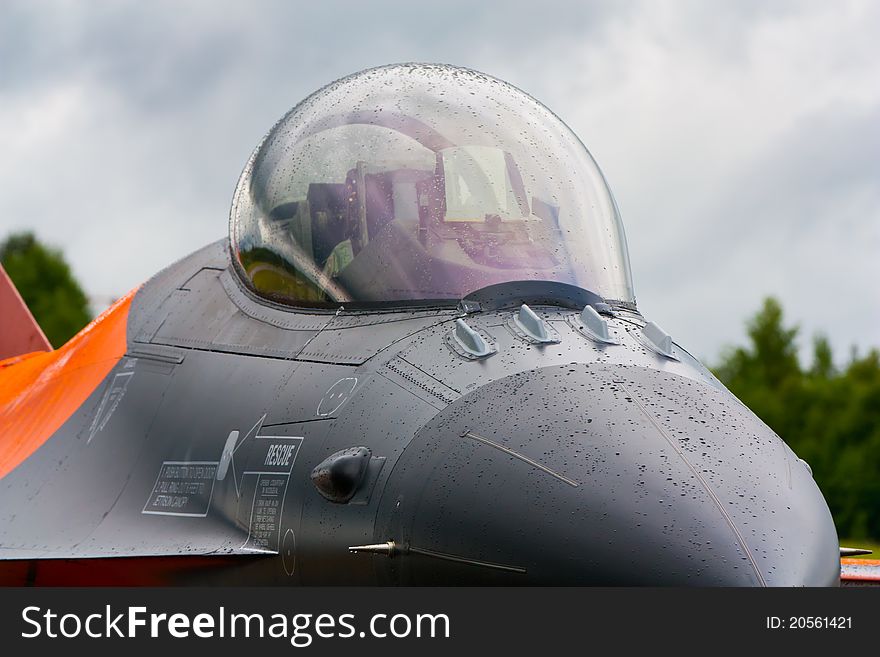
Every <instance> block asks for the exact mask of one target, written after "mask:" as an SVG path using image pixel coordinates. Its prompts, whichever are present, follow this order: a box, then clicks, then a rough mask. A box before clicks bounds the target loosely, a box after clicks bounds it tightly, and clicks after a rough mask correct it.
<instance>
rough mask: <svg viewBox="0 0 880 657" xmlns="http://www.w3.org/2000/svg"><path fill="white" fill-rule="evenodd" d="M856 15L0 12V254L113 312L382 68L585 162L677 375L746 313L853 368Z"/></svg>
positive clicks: (339, 8) (861, 7)
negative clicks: (433, 69)
mask: <svg viewBox="0 0 880 657" xmlns="http://www.w3.org/2000/svg"><path fill="white" fill-rule="evenodd" d="M878 21H880V7H878V6H877V5H876V3H871V2H849V3H835V4H834V5H833V6H829V5H828V3H820V2H773V3H766V2H757V1H755V2H737V3H705V2H697V1H690V2H688V1H683V2H647V1H643V2H637V1H632V2H611V1H608V2H590V3H565V2H542V3H535V2H519V1H517V2H506V3H473V2H464V1H457V0H456V1H451V2H444V3H442V5H441V4H440V3H430V4H428V3H402V2H401V3H392V2H373V3H349V2H322V3H299V2H297V3H293V2H252V3H217V2H187V3H179V2H173V3H172V2H154V3H135V2H130V3H123V2H96V3H88V4H86V3H74V2H57V3H48V4H47V3H40V4H39V5H37V4H35V3H29V2H13V3H4V5H3V6H2V8H0V62H2V63H0V144H2V148H0V181H2V183H0V234H5V233H6V232H8V231H10V230H13V229H20V228H34V229H36V231H37V232H38V234H39V235H40V236H41V237H42V238H44V239H47V240H49V241H51V242H53V243H55V244H57V245H59V246H62V247H63V248H64V249H65V250H66V252H67V254H68V256H69V258H70V259H71V261H72V263H73V266H74V269H75V271H76V273H77V275H78V276H80V277H81V278H82V280H83V281H84V283H85V285H86V287H87V288H88V290H89V291H90V292H91V293H93V294H98V295H106V294H119V293H122V292H124V291H126V290H127V289H129V288H131V287H132V286H134V285H136V284H138V282H140V281H141V280H143V279H145V278H146V277H148V276H149V275H150V274H152V273H153V272H154V271H156V270H158V269H159V268H161V267H162V266H164V265H166V264H167V263H168V262H170V261H172V260H174V259H176V258H178V257H181V256H183V255H185V254H186V253H188V252H189V251H191V250H193V249H195V248H197V247H198V246H200V245H201V244H203V243H205V242H207V241H209V240H213V239H216V238H217V237H220V236H222V235H223V234H225V231H226V219H227V216H228V209H229V202H230V197H231V195H232V191H233V188H234V185H235V181H236V179H237V177H238V174H239V172H240V170H241V167H242V166H243V165H244V162H245V160H246V159H247V157H248V155H249V153H250V151H251V149H252V148H253V147H254V146H255V145H256V143H257V142H258V141H259V139H260V137H261V136H262V135H263V134H264V133H265V131H266V130H268V128H269V127H270V126H271V125H272V123H273V122H274V121H275V120H276V119H277V118H278V117H280V116H281V115H282V114H283V113H284V112H285V111H286V110H287V109H289V107H290V106H292V105H293V104H295V103H296V102H297V101H298V100H300V99H301V98H302V97H304V96H305V95H307V94H308V93H310V92H311V91H313V90H314V89H316V88H318V87H320V86H322V85H323V84H325V83H327V82H329V81H331V80H333V79H335V78H337V77H339V76H341V75H345V74H347V73H350V72H352V71H355V70H358V69H361V68H365V67H367V66H372V65H378V64H383V63H388V62H392V61H408V60H422V61H445V62H450V63H456V64H461V65H466V66H471V67H473V68H477V69H480V70H485V71H487V72H489V73H492V74H494V75H497V76H499V77H502V78H505V79H508V80H510V81H511V82H513V83H514V84H516V85H518V86H520V87H522V88H523V89H525V90H526V91H528V92H530V93H532V94H533V95H535V96H536V97H537V98H539V99H541V100H542V101H544V102H545V103H546V104H547V105H548V106H550V107H551V108H552V109H554V111H556V112H557V113H558V114H559V115H560V116H561V117H562V118H563V119H564V120H566V121H567V122H568V123H569V124H570V125H571V126H572V127H573V128H574V129H575V131H576V132H577V133H578V134H579V135H580V136H581V137H582V138H583V140H584V142H585V143H586V144H587V145H588V146H589V147H590V149H591V151H592V152H593V153H594V155H595V156H596V157H597V159H598V161H599V163H600V164H601V165H602V167H603V169H604V170H605V172H606V175H607V177H608V179H609V181H610V183H611V185H612V187H613V188H614V190H615V194H616V196H617V199H618V202H619V204H620V206H621V208H622V210H623V214H624V221H625V223H626V226H627V234H628V237H629V241H630V247H631V256H632V261H633V266H634V276H635V283H636V291H637V294H638V296H639V303H640V306H641V307H642V309H643V311H644V312H646V314H648V315H649V316H650V317H651V318H653V319H657V320H658V321H659V322H660V323H661V324H663V325H664V326H666V328H667V329H669V330H670V331H671V332H673V333H674V334H675V335H676V336H678V337H680V338H681V340H682V342H683V343H684V344H685V345H686V346H688V347H689V348H692V350H694V351H695V352H696V353H698V354H701V355H704V356H713V357H714V355H715V354H716V353H717V352H718V350H719V348H720V347H721V345H723V344H725V343H729V342H734V341H737V340H740V339H741V338H742V335H743V328H742V321H743V319H744V318H745V317H746V315H747V314H749V313H750V312H752V311H753V310H754V309H755V308H756V307H757V305H758V303H759V301H760V298H761V296H762V295H764V294H769V293H775V294H778V295H779V296H780V297H781V298H782V299H783V301H784V302H785V305H786V308H787V310H788V313H789V316H790V317H791V318H792V319H796V320H798V321H801V322H803V324H804V329H805V332H806V334H807V335H809V333H812V332H815V331H822V332H825V333H827V334H829V335H830V336H831V337H832V339H833V342H834V345H835V347H836V348H837V350H838V352H839V354H840V355H842V354H843V353H844V352H845V350H846V349H847V348H848V346H849V344H851V343H857V344H859V345H862V346H868V345H872V344H876V343H877V342H878V341H877V339H876V336H877V328H876V327H877V326H878V320H880V317H878V303H877V302H878V301H880V299H878V298H877V295H876V293H875V292H873V290H872V289H871V288H872V284H871V281H874V280H878V278H880V270H878V264H877V263H878V262H880V259H878V255H880V253H878V249H880V217H878V206H880V176H878V173H880V171H878V169H880V163H878V153H880V149H878V146H880V144H878V141H880V129H878V127H877V126H878V125H880V121H878V119H880V84H878V82H877V79H876V72H875V69H876V62H877V61H878V60H880V46H878V45H877V40H876V39H875V38H874V34H873V32H874V31H873V30H872V29H871V26H873V25H876V24H878Z"/></svg>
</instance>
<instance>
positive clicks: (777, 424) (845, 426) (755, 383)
mask: <svg viewBox="0 0 880 657" xmlns="http://www.w3.org/2000/svg"><path fill="white" fill-rule="evenodd" d="M797 334H798V328H797V327H796V326H792V327H787V326H785V323H784V320H783V312H782V306H781V305H780V303H779V302H778V301H777V300H775V299H767V300H765V301H764V305H763V307H762V309H761V310H760V311H759V312H758V313H757V314H756V315H755V317H753V318H752V319H751V320H750V321H749V323H748V337H749V344H748V346H745V347H737V348H735V349H728V350H727V351H726V352H725V354H724V355H723V358H722V361H721V363H720V364H719V365H718V367H717V368H715V373H716V375H717V376H718V378H719V379H721V381H722V382H724V384H725V385H727V387H728V388H729V389H730V391H731V392H733V393H734V394H735V395H736V396H737V397H739V398H740V399H741V400H742V401H743V402H744V403H745V404H746V405H747V406H749V407H750V408H751V409H752V410H753V411H754V412H755V414H757V415H758V416H759V417H760V418H761V419H762V420H764V422H766V423H767V424H768V425H769V426H770V427H771V428H772V429H773V430H774V431H776V433H778V434H779V435H780V436H781V437H782V439H783V440H785V441H786V442H787V443H788V444H789V446H790V447H791V448H792V449H793V450H794V451H795V452H796V453H797V454H798V455H799V456H800V457H801V458H803V459H804V460H806V461H807V462H808V463H809V464H810V466H811V467H812V470H813V476H814V477H815V479H816V482H817V483H818V484H819V487H820V488H821V489H822V492H823V493H824V494H825V499H826V500H827V501H828V505H829V507H830V508H831V512H832V514H833V516H834V520H835V523H836V524H837V529H838V533H839V534H840V535H841V536H846V537H849V538H873V539H877V538H880V352H878V351H877V350H876V349H874V350H871V351H870V352H868V354H867V355H866V356H864V357H861V358H860V357H859V356H858V354H857V353H856V352H855V351H853V354H852V356H851V359H850V362H849V364H848V365H847V366H846V367H845V368H843V369H842V370H840V371H838V369H837V368H835V366H834V358H833V353H832V350H831V346H830V344H829V342H828V340H827V338H825V337H823V336H819V337H816V338H815V339H814V341H813V358H812V363H811V364H810V366H809V367H808V368H802V367H801V365H800V363H799V361H798V358H797V345H796V338H797Z"/></svg>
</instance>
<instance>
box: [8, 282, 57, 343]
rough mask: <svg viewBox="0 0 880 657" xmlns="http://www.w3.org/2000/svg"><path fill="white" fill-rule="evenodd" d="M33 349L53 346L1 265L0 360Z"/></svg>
mask: <svg viewBox="0 0 880 657" xmlns="http://www.w3.org/2000/svg"><path fill="white" fill-rule="evenodd" d="M33 351H52V345H50V344H49V341H48V340H47V339H46V334H45V333H43V329H41V328H40V325H39V324H37V321H36V320H35V319H34V316H33V315H31V311H30V310H28V307H27V305H25V302H24V299H22V298H21V295H20V294H19V293H18V290H17V289H15V284H14V283H13V282H12V279H10V278H9V275H8V274H7V273H6V270H4V269H3V265H0V360H3V359H5V358H12V357H13V356H20V355H21V354H27V353H30V352H33Z"/></svg>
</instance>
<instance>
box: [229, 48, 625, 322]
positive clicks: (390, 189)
mask: <svg viewBox="0 0 880 657" xmlns="http://www.w3.org/2000/svg"><path fill="white" fill-rule="evenodd" d="M230 233H231V236H230V244H231V248H232V254H233V261H234V262H235V264H236V269H237V270H238V271H239V273H240V274H241V276H242V278H243V279H244V281H245V283H246V284H247V285H248V286H249V287H250V288H251V289H252V290H253V291H254V292H256V293H257V294H259V295H260V296H263V297H266V298H269V299H272V300H274V301H277V302H281V303H285V304H290V305H296V306H318V307H321V306H337V305H339V304H341V303H344V304H346V305H351V306H357V305H361V304H363V305H366V306H374V305H377V304H378V305H387V306H395V305H407V304H412V303H426V302H429V303H430V302H438V303H439V302H448V301H457V300H459V299H461V298H463V297H465V296H467V295H468V294H469V293H471V292H474V291H477V290H480V289H482V288H485V287H487V286H489V285H495V284H499V283H505V282H512V281H532V280H537V281H552V282H559V283H565V284H569V285H575V286H577V287H580V288H584V289H586V290H589V291H590V292H593V293H595V294H597V295H599V296H601V297H603V298H604V299H606V300H608V301H617V302H622V303H624V304H627V305H632V304H634V303H635V299H634V296H633V290H632V280H631V274H630V267H629V258H628V255H627V248H626V239H625V237H624V233H623V225H622V224H621V221H620V216H619V214H618V211H617V207H616V205H615V202H614V199H613V197H612V195H611V191H610V190H609V188H608V185H607V184H606V182H605V179H604V177H603V176H602V173H601V171H600V170H599V168H598V166H597V165H596V163H595V161H594V160H593V158H592V157H591V155H590V154H589V152H588V151H587V150H586V148H585V147H584V145H583V144H582V143H581V142H580V140H579V139H578V138H577V136H576V135H575V134H574V133H573V132H572V131H571V130H570V129H569V128H568V126H566V125H565V124H564V123H563V122H562V121H561V120H560V119H559V118H558V117H556V116H555V115H554V114H553V113H552V112H551V111H550V110H548V109H547V108H546V107H544V106H543V105H541V104H540V103H538V102H537V101H536V100H534V99H533V98H532V97H531V96H528V95H527V94H525V93H524V92H522V91H520V90H519V89H517V88H515V87H513V86H511V85H509V84H507V83H506V82H503V81H501V80H498V79H496V78H492V77H490V76H487V75H484V74H482V73H478V72H475V71H471V70H467V69H461V68H456V67H452V66H442V65H424V64H402V65H393V66H385V67H381V68H375V69H369V70H366V71H362V72H360V73H356V74H354V75H351V76H349V77H346V78H343V79H341V80H338V81H336V82H334V83H332V84H330V85H328V86H326V87H324V88H323V89H320V90H319V91H317V92H315V93H314V94H312V95H311V96H309V97H308V98H306V99H305V100H304V101H302V102H301V103H300V104H299V105H297V106H296V107H294V108H293V109H292V110H291V111H290V112H288V113H287V114H286V115H285V116H284V117H283V118H282V119H281V120H280V121H279V122H278V123H277V124H276V125H275V126H274V127H273V128H272V130H271V131H270V132H269V134H268V135H266V137H265V138H264V139H263V141H262V143H261V144H260V145H259V146H258V147H257V149H256V150H255V151H254V153H253V155H252V156H251V158H250V160H249V161H248V164H247V166H246V167H245V169H244V172H243V173H242V175H241V178H240V179H239V182H238V187H237V188H236V191H235V196H234V198H233V203H232V212H231V218H230Z"/></svg>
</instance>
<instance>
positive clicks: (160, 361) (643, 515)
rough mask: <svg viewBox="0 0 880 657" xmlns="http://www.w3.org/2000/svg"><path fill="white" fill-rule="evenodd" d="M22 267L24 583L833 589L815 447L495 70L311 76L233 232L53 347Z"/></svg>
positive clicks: (254, 174) (17, 405)
mask: <svg viewBox="0 0 880 657" xmlns="http://www.w3.org/2000/svg"><path fill="white" fill-rule="evenodd" d="M218 219H219V218H218ZM181 220H182V221H185V220H186V218H185V217H181ZM6 287H7V289H6V290H5V292H4V294H5V298H6V301H4V304H5V305H6V307H7V308H12V307H13V306H15V307H17V308H18V314H17V317H18V319H13V315H12V314H11V311H9V312H10V314H6V313H4V325H3V331H4V335H5V338H7V339H4V347H5V348H6V353H5V354H3V355H4V356H6V357H7V359H6V360H4V361H2V362H0V477H2V480H0V581H2V582H3V583H5V584H36V585H59V584H60V585H65V584H108V583H112V584H135V585H138V584H145V585H146V584H206V583H221V584H252V585H270V584H272V585H297V584H304V585H324V584H327V585H330V584H347V585H464V584H468V585H537V584H540V585H548V584H554V585H664V586H667V585H668V586H683V585H695V586H722V585H731V586H803V585H806V586H826V585H837V584H838V583H839V577H840V559H839V548H838V543H837V535H836V532H835V528H834V523H833V521H832V517H831V514H830V513H829V510H828V507H827V505H826V503H825V500H824V498H823V496H822V494H821V492H820V490H819V488H818V486H817V485H816V483H815V482H814V480H813V477H812V476H811V472H810V469H809V467H808V465H807V464H806V463H805V462H804V461H802V460H801V459H799V458H798V457H797V455H796V454H795V453H794V452H793V451H792V450H791V449H790V448H789V447H788V446H787V445H786V444H785V443H784V442H783V441H782V440H781V439H780V438H779V437H778V436H777V435H776V434H775V433H774V432H773V431H772V430H771V429H770V428H768V427H767V426H766V425H765V424H764V423H763V422H761V420H759V419H758V418H757V417H756V416H755V415H754V414H753V413H752V412H751V411H750V410H749V409H748V408H746V407H745V406H744V405H743V404H742V403H741V402H740V401H739V400H738V399H737V398H736V397H734V396H733V395H732V394H731V393H730V392H729V391H728V390H727V389H725V387H724V386H723V385H722V384H721V383H720V382H719V381H718V380H717V379H716V378H715V377H714V376H713V375H712V374H711V372H709V371H708V370H707V368H706V367H704V366H703V365H702V364H701V363H700V362H699V361H698V360H697V359H696V358H694V357H693V356H692V355H691V354H690V353H688V351H687V350H686V349H685V348H684V347H683V346H682V345H681V344H679V343H678V342H676V341H675V340H673V338H672V337H671V336H670V335H669V334H668V333H667V332H665V331H664V330H663V329H662V328H661V327H660V326H658V325H657V324H656V323H655V322H653V321H651V319H650V318H648V317H644V316H643V315H642V314H641V313H640V312H639V309H638V307H637V305H636V299H635V295H634V292H633V284H632V277H631V273H630V264H629V260H628V253H627V246H626V239H625V237H624V231H623V225H622V223H621V219H620V216H619V211H618V208H617V205H616V203H615V201H614V198H613V196H612V194H611V191H610V190H609V187H608V185H607V183H606V181H605V178H604V177H603V175H602V173H601V171H600V169H599V168H598V166H597V164H596V162H595V161H594V159H593V157H592V156H591V155H590V153H589V152H588V151H587V150H586V148H585V147H584V145H583V144H582V143H581V141H580V140H579V139H578V138H577V136H575V134H574V133H573V132H572V130H571V129H570V128H568V127H567V126H566V125H565V124H564V123H563V122H562V121H561V120H560V119H559V118H558V117H557V116H556V115H554V114H553V113H552V112H551V111H550V110H549V109H547V108H546V107H545V106H543V105H542V104H540V103H539V102H538V101H536V100H535V99H533V98H532V97H530V96H529V95H527V94H526V93H524V92H522V91H520V90H519V89H517V88H515V87H513V86H511V85H510V84H507V83H505V82H503V81H501V80H498V79H496V78H493V77H490V76H488V75H485V74H482V73H479V72H475V71H472V70H467V69H462V68H456V67H452V66H445V65H423V64H404V65H392V66H385V67H380V68H375V69H370V70H366V71H363V72H360V73H356V74H354V75H351V76H349V77H346V78H343V79H341V80H338V81H336V82H333V83H332V84H330V85H328V86H326V87H324V88H322V89H320V90H318V91H316V92H315V93H313V94H312V95H311V96H309V97H308V98H306V99H305V100H303V101H302V102H301V103H299V104H298V105H297V106H296V107H294V108H293V109H292V110H291V111H290V112H288V113H287V114H286V115H285V116H284V117H283V118H281V120H280V121H278V123H277V124H276V125H275V126H274V127H273V128H272V129H271V130H270V132H269V133H268V134H267V135H266V136H265V138H264V139H263V140H262V142H261V143H260V144H259V145H258V146H257V148H256V150H255V151H254V152H253V154H252V156H251V157H250V159H249V160H248V162H247V164H246V166H245V168H244V171H243V173H242V174H241V178H240V180H239V182H238V186H237V188H236V190H235V193H234V197H233V201H232V208H231V213H230V220H229V236H228V238H224V239H221V240H219V241H217V242H214V243H213V244H209V245H208V246H206V247H204V248H202V249H201V250H199V251H197V252H195V253H193V254H192V255H190V256H188V257H185V258H183V259H182V260H180V261H178V262H176V263H174V264H172V265H170V266H168V267H167V268H166V269H164V270H163V271H161V272H159V273H158V274H156V275H155V276H154V277H153V278H152V279H150V280H149V281H147V282H146V283H144V284H143V285H142V286H140V287H138V288H137V289H135V290H132V291H131V292H130V293H129V294H127V295H126V296H125V297H123V298H121V299H120V300H119V301H117V302H116V303H115V304H114V305H113V306H112V307H110V308H109V309H108V310H107V311H106V312H104V313H103V314H102V315H101V316H100V317H98V318H97V319H95V320H94V321H93V322H92V323H91V324H90V325H89V326H87V327H86V328H85V329H84V330H83V331H82V332H81V333H79V334H78V335H77V336H76V337H74V338H73V339H72V340H71V341H70V342H68V343H67V344H66V345H64V346H62V347H60V348H59V349H56V350H54V351H51V350H38V351H31V352H30V353H22V352H23V351H25V350H32V349H33V348H34V345H36V348H37V349H40V348H41V345H43V348H47V346H48V345H47V344H46V343H45V340H44V339H43V341H42V342H41V340H40V336H41V334H39V328H38V327H36V326H35V324H33V323H32V319H31V318H30V317H29V315H27V313H26V310H24V311H23V310H22V308H21V304H18V305H17V306H16V303H17V302H16V299H17V297H16V295H15V291H14V289H8V288H9V284H8V283H7V284H6ZM722 293H723V291H721V290H719V294H722Z"/></svg>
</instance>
